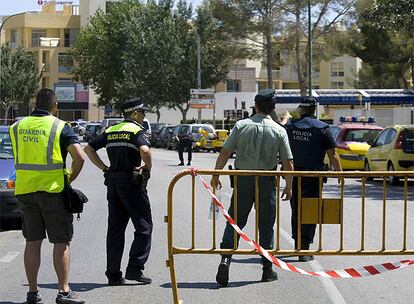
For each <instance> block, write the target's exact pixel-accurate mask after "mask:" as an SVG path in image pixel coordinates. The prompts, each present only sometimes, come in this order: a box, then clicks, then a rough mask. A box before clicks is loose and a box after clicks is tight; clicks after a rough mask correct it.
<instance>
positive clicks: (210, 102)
mask: <svg viewBox="0 0 414 304" xmlns="http://www.w3.org/2000/svg"><path fill="white" fill-rule="evenodd" d="M190 94H191V97H190V108H192V109H214V102H215V100H214V90H213V89H191V90H190Z"/></svg>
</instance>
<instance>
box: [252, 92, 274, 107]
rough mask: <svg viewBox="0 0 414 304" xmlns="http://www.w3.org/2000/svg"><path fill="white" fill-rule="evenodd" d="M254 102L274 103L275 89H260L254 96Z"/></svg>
mask: <svg viewBox="0 0 414 304" xmlns="http://www.w3.org/2000/svg"><path fill="white" fill-rule="evenodd" d="M254 101H255V102H269V103H274V104H275V103H276V96H275V90H273V89H266V90H261V91H259V93H257V95H256V96H255V98H254Z"/></svg>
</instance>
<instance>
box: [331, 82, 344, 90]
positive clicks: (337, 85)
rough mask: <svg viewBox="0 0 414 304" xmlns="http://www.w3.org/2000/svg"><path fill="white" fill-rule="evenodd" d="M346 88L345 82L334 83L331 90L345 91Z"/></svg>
mask: <svg viewBox="0 0 414 304" xmlns="http://www.w3.org/2000/svg"><path fill="white" fill-rule="evenodd" d="M344 86H345V84H344V82H343V81H332V82H331V89H343V88H344Z"/></svg>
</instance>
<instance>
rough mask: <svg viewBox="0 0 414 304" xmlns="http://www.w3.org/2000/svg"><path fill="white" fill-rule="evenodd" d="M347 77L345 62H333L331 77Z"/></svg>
mask: <svg viewBox="0 0 414 304" xmlns="http://www.w3.org/2000/svg"><path fill="white" fill-rule="evenodd" d="M343 76H345V71H344V63H343V62H331V77H343Z"/></svg>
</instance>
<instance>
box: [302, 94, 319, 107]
mask: <svg viewBox="0 0 414 304" xmlns="http://www.w3.org/2000/svg"><path fill="white" fill-rule="evenodd" d="M315 106H316V98H315V97H311V96H302V97H301V98H300V104H299V107H315Z"/></svg>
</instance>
